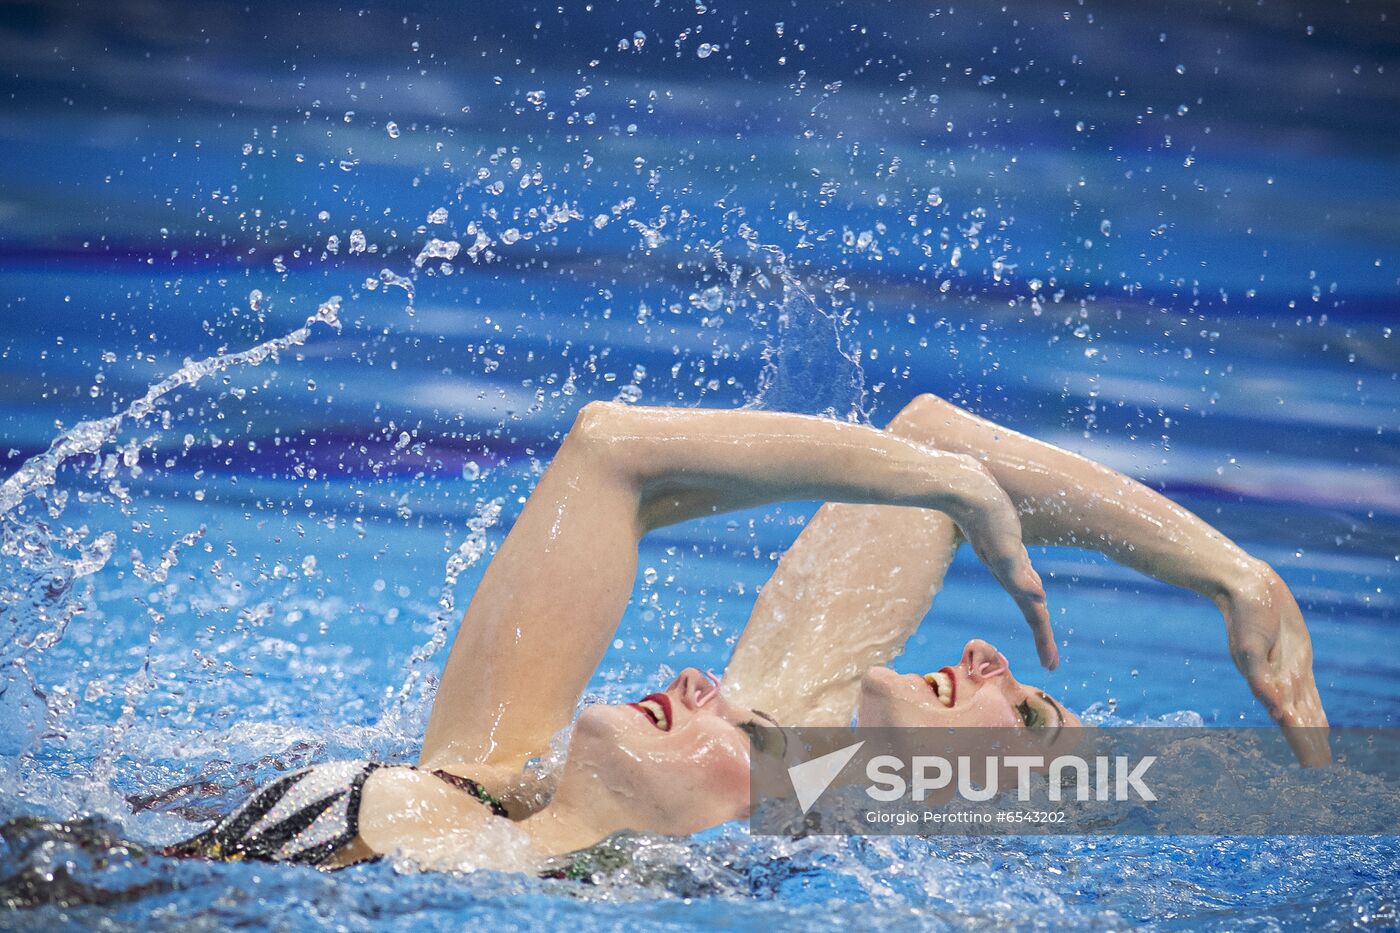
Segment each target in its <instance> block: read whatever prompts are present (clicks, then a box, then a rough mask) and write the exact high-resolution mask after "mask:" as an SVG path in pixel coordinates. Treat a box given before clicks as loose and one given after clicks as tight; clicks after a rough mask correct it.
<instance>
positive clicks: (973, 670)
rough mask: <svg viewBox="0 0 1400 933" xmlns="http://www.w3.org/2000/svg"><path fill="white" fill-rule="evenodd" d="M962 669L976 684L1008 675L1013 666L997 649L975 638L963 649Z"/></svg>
mask: <svg viewBox="0 0 1400 933" xmlns="http://www.w3.org/2000/svg"><path fill="white" fill-rule="evenodd" d="M962 669H963V672H964V673H966V674H967V676H968V677H969V678H970V679H971V680H972V681H973V682H974V683H980V682H982V681H984V680H990V679H992V678H993V677H1000V676H1001V675H1002V674H1005V673H1007V672H1008V671H1009V670H1010V669H1011V665H1009V664H1007V662H1006V657H1005V656H1004V655H1003V654H1002V653H1001V652H1000V651H998V650H997V649H996V648H994V647H992V646H991V645H989V644H988V643H987V642H985V641H983V640H982V639H980V638H974V639H972V641H970V642H968V643H967V645H966V646H965V647H964V648H963V656H962Z"/></svg>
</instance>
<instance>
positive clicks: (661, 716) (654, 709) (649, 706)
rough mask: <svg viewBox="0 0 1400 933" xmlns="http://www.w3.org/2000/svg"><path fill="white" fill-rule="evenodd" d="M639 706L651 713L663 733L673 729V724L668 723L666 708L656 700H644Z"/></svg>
mask: <svg viewBox="0 0 1400 933" xmlns="http://www.w3.org/2000/svg"><path fill="white" fill-rule="evenodd" d="M637 705H638V706H640V707H641V708H642V709H644V710H646V711H647V712H648V713H651V718H652V719H655V720H656V725H657V726H659V727H660V728H661V729H662V731H665V730H666V729H669V728H670V727H671V724H670V723H669V722H667V721H666V707H664V706H662V705H661V704H660V703H658V702H656V701H655V700H642V701H641V702H639V703H638V704H637Z"/></svg>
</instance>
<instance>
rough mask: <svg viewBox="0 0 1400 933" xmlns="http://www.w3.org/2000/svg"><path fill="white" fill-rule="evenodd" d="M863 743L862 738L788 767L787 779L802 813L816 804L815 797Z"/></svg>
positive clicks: (821, 792) (804, 813) (828, 784)
mask: <svg viewBox="0 0 1400 933" xmlns="http://www.w3.org/2000/svg"><path fill="white" fill-rule="evenodd" d="M864 744H865V742H864V741H863V740H862V741H860V742H857V743H855V744H854V745H847V746H846V747H845V748H838V749H837V750H836V751H834V752H828V753H827V754H825V755H822V756H821V757H819V758H813V759H812V760H811V761H804V762H802V764H800V765H793V766H792V767H791V768H788V779H789V780H791V781H792V789H793V790H794V791H796V792H797V805H798V806H800V807H801V808H802V813H803V815H806V813H807V811H808V810H811V809H812V807H813V806H815V805H816V802H817V799H818V798H820V797H821V795H822V794H824V793H826V789H827V788H828V787H830V786H831V782H832V781H834V780H836V776H837V775H838V774H840V773H841V771H842V769H844V768H845V767H846V765H848V764H850V763H851V759H852V758H854V757H855V756H856V752H858V751H860V747H861V746H862V745H864Z"/></svg>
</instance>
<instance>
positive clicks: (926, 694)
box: [856, 667, 942, 726]
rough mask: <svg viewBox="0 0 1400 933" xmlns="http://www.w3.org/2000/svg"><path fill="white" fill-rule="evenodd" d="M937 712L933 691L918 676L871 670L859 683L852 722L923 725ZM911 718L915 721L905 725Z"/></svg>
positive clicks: (888, 670) (938, 709) (881, 669)
mask: <svg viewBox="0 0 1400 933" xmlns="http://www.w3.org/2000/svg"><path fill="white" fill-rule="evenodd" d="M940 712H942V709H941V707H940V704H939V703H938V702H937V697H936V695H935V694H934V692H933V689H932V688H931V687H930V686H929V685H928V682H927V681H925V680H924V678H922V677H920V676H919V675H918V674H898V673H895V672H894V671H892V670H890V669H889V668H888V667H872V668H870V669H869V670H867V671H866V672H865V676H864V677H862V678H861V680H860V696H859V698H858V699H857V701H856V719H857V721H858V722H859V723H860V724H861V725H863V726H898V725H927V724H928V721H929V719H930V718H931V717H936V716H937V715H938V713H940ZM912 716H917V717H918V718H917V719H915V720H914V721H913V722H908V721H907V720H909V718H910V717H912Z"/></svg>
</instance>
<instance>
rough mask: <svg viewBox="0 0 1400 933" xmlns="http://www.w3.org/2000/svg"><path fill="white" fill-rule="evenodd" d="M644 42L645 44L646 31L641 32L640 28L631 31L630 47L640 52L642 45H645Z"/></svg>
mask: <svg viewBox="0 0 1400 933" xmlns="http://www.w3.org/2000/svg"><path fill="white" fill-rule="evenodd" d="M646 44H647V34H646V33H644V32H642V31H641V30H640V29H638V30H637V31H636V32H634V33H632V48H634V49H636V50H637V51H638V52H640V51H641V50H642V46H644V45H646Z"/></svg>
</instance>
